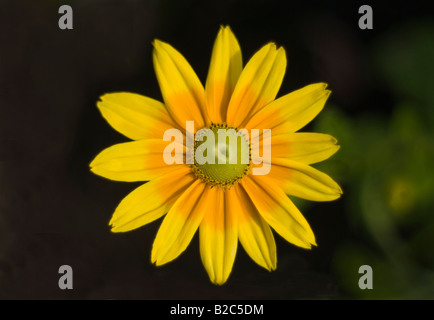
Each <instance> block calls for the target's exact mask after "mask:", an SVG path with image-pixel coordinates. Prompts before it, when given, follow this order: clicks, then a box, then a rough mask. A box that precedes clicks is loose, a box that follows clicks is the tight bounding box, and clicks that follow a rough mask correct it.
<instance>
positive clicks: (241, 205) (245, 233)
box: [227, 184, 277, 271]
mask: <svg viewBox="0 0 434 320" xmlns="http://www.w3.org/2000/svg"><path fill="white" fill-rule="evenodd" d="M227 200H229V201H230V202H231V203H232V207H233V208H234V211H235V212H237V218H238V237H239V239H240V243H241V244H242V246H243V248H244V250H246V252H247V254H248V255H249V256H250V258H252V259H253V261H255V262H256V263H257V264H259V265H260V266H261V267H264V268H265V269H267V270H269V271H271V270H274V269H276V263H277V257H276V243H275V241H274V237H273V233H272V232H271V229H270V227H269V226H268V224H267V223H266V222H265V221H264V219H263V218H262V217H261V215H260V214H259V212H258V210H257V209H256V207H255V206H254V204H253V203H252V200H250V198H249V196H248V195H247V193H246V191H245V190H244V189H243V188H242V187H241V186H240V185H239V184H237V185H234V186H233V187H232V188H231V190H230V192H229V193H228V196H227Z"/></svg>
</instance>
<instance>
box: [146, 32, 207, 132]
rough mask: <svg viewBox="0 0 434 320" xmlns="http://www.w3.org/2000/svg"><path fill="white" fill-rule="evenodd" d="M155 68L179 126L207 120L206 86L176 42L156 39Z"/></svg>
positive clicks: (168, 106) (168, 105)
mask: <svg viewBox="0 0 434 320" xmlns="http://www.w3.org/2000/svg"><path fill="white" fill-rule="evenodd" d="M153 60H154V69H155V73H156V75H157V79H158V83H159V85H160V89H161V93H162V95H163V99H164V102H165V104H166V106H167V108H168V110H169V113H170V115H171V116H172V117H173V119H175V121H176V122H177V123H178V125H179V126H181V127H182V128H185V126H186V124H185V122H186V121H191V120H193V121H194V124H195V128H196V130H198V129H200V128H202V127H203V126H204V124H205V103H204V98H205V97H204V96H205V93H204V89H203V86H202V84H201V83H200V81H199V78H198V77H197V75H196V73H195V72H194V70H193V68H192V67H191V66H190V65H189V63H188V62H187V60H185V58H184V57H183V56H182V55H181V54H180V53H179V52H178V51H176V50H175V49H174V48H173V47H172V46H170V45H169V44H167V43H164V42H162V41H159V40H155V41H154V53H153Z"/></svg>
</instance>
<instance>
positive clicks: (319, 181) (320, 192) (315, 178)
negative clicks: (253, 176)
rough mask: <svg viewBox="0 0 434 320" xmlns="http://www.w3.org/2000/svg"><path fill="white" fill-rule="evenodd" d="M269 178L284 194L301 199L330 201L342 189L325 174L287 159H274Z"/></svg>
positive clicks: (340, 192)
mask: <svg viewBox="0 0 434 320" xmlns="http://www.w3.org/2000/svg"><path fill="white" fill-rule="evenodd" d="M269 176H270V177H271V178H273V179H274V180H275V181H276V182H277V183H278V184H279V185H280V186H281V187H282V189H283V191H284V192H285V193H286V194H289V195H292V196H296V197H298V198H302V199H307V200H312V201H331V200H335V199H337V198H339V197H340V196H341V194H342V189H341V188H340V187H339V185H338V184H337V183H336V182H335V181H334V180H333V179H332V178H330V177H329V176H328V175H327V174H325V173H323V172H321V171H319V170H317V169H315V168H313V167H311V166H309V165H307V164H304V163H301V162H297V161H293V160H289V159H274V160H273V163H272V165H271V171H270V173H269Z"/></svg>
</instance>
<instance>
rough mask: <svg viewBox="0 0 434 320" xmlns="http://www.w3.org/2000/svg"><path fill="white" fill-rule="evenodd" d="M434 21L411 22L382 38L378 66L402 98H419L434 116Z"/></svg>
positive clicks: (376, 48) (376, 55) (376, 50)
mask: <svg viewBox="0 0 434 320" xmlns="http://www.w3.org/2000/svg"><path fill="white" fill-rule="evenodd" d="M433 57H434V21H433V20H429V21H425V22H420V21H417V22H410V23H407V24H405V25H402V26H401V27H398V28H394V29H393V31H391V32H389V33H387V34H385V35H384V36H383V37H381V38H379V39H378V40H377V42H376V44H375V45H374V65H375V66H376V68H377V70H378V73H379V74H380V77H381V78H382V79H384V80H385V81H386V83H387V85H388V86H389V88H390V89H391V90H392V92H393V93H394V95H395V96H396V97H398V98H409V97H410V98H415V99H417V100H416V101H420V102H422V103H423V107H424V108H426V111H427V112H429V113H431V115H432V114H433V113H434V110H433V109H434V108H433V106H434V90H433V88H434V76H433V75H434V59H433Z"/></svg>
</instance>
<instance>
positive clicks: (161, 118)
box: [97, 92, 185, 140]
mask: <svg viewBox="0 0 434 320" xmlns="http://www.w3.org/2000/svg"><path fill="white" fill-rule="evenodd" d="M100 99H101V101H98V103H97V106H98V109H99V110H100V112H101V114H102V116H103V117H104V118H105V119H106V120H107V122H108V123H109V124H110V125H111V126H112V127H113V128H114V129H116V130H117V131H118V132H120V133H122V134H123V135H125V136H126V137H128V138H130V139H132V140H140V139H152V138H155V139H162V138H163V134H164V131H165V130H167V129H170V128H175V127H176V124H175V122H174V121H173V120H172V118H171V117H170V115H169V113H168V112H167V109H166V107H165V105H164V104H162V103H161V102H159V101H157V100H154V99H151V98H148V97H145V96H141V95H139V94H134V93H128V92H119V93H108V94H105V95H103V96H102V97H101V98H100ZM184 126H185V125H184ZM184 126H183V128H184Z"/></svg>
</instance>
